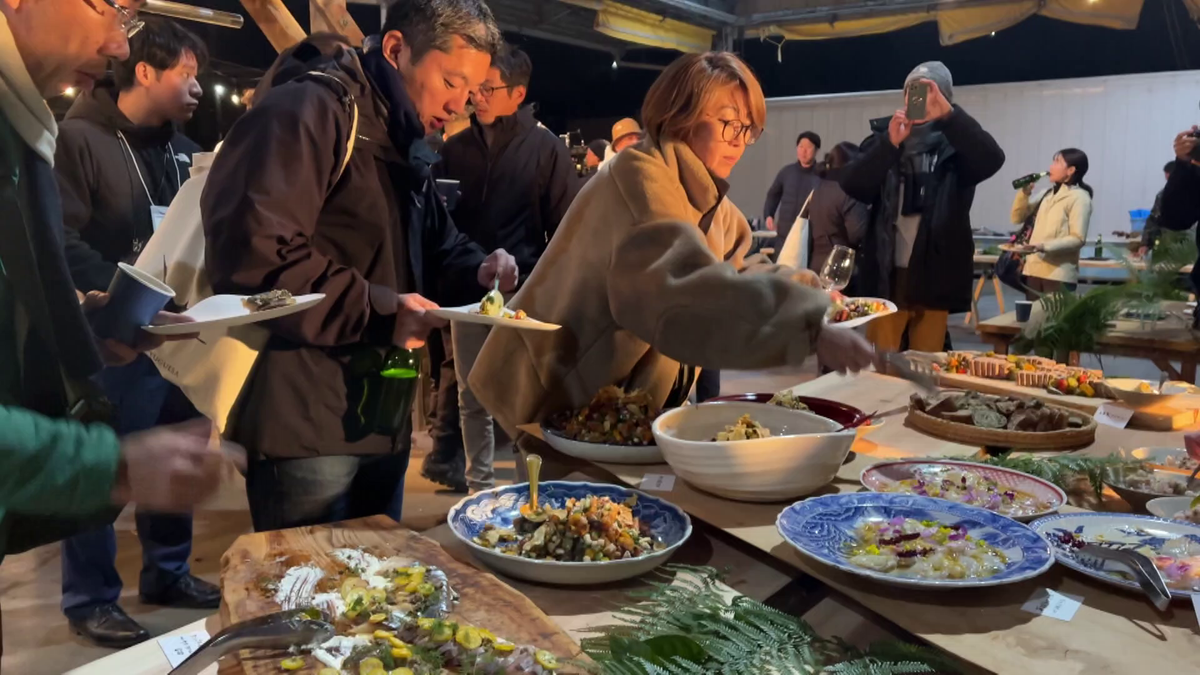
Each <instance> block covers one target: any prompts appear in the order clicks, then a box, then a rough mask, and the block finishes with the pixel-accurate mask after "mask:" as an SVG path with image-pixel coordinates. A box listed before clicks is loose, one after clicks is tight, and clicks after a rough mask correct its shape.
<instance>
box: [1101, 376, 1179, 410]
mask: <svg viewBox="0 0 1200 675" xmlns="http://www.w3.org/2000/svg"><path fill="white" fill-rule="evenodd" d="M1104 381H1105V383H1107V384H1108V386H1109V388H1111V389H1112V390H1113V393H1114V394H1116V396H1117V398H1118V399H1119V400H1120V401H1121V402H1122V403H1124V404H1125V405H1128V406H1129V407H1131V408H1133V409H1134V410H1144V409H1146V408H1153V407H1155V406H1159V405H1166V404H1169V403H1174V402H1175V399H1177V398H1179V397H1180V396H1186V395H1189V394H1195V393H1196V387H1195V386H1193V385H1191V384H1188V383H1187V382H1167V383H1166V384H1164V385H1163V387H1162V389H1161V390H1160V389H1159V388H1158V385H1157V384H1155V383H1154V382H1148V381H1146V380H1136V379H1133V378H1129V377H1111V378H1104ZM1143 386H1146V387H1149V388H1150V389H1151V390H1152V391H1149V392H1143V391H1141V387H1143Z"/></svg>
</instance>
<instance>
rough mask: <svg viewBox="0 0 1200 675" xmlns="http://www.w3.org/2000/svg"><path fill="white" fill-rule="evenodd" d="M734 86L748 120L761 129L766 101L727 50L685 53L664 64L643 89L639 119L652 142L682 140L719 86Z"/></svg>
mask: <svg viewBox="0 0 1200 675" xmlns="http://www.w3.org/2000/svg"><path fill="white" fill-rule="evenodd" d="M730 85H738V86H740V87H741V88H742V90H743V91H744V92H746V99H747V100H748V101H749V102H750V109H749V110H747V111H745V112H746V114H748V115H749V116H750V123H751V124H753V125H754V126H755V127H757V128H758V129H759V130H761V129H762V128H763V127H764V125H765V124H766V121H767V102H766V99H764V98H763V93H762V87H761V86H759V84H758V78H756V77H754V73H753V72H751V70H750V66H748V65H746V62H745V61H742V60H741V59H740V58H738V57H737V56H736V55H734V54H731V53H729V52H705V53H703V54H686V55H684V56H681V57H679V58H678V59H675V61H674V62H673V63H672V64H671V65H669V66H667V69H666V70H664V71H663V73H662V75H659V76H658V79H657V80H655V81H654V84H653V85H651V87H650V91H648V92H646V100H645V102H644V103H642V121H643V122H644V123H645V124H646V133H648V134H650V138H652V139H654V141H655V142H659V141H660V140H661V139H663V138H671V139H680V140H682V139H685V138H686V137H687V135H688V133H689V132H690V131H691V130H692V129H693V128H695V127H696V125H697V124H699V122H700V119H701V118H702V117H703V116H704V109H705V107H706V106H707V105H708V103H709V101H711V100H712V98H713V97H714V96H716V95H717V92H719V91H720V90H721V89H724V88H725V87H727V86H730Z"/></svg>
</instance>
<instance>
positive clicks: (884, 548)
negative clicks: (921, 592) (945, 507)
mask: <svg viewBox="0 0 1200 675" xmlns="http://www.w3.org/2000/svg"><path fill="white" fill-rule="evenodd" d="M846 554H847V556H848V557H849V561H850V563H851V564H853V565H857V566H858V567H862V568H865V569H869V570H875V571H876V572H884V573H886V574H892V575H894V576H901V577H912V578H917V579H984V578H987V577H990V576H992V575H994V574H996V573H998V572H1001V571H1003V570H1004V568H1005V567H1007V566H1008V558H1007V557H1006V556H1005V555H1004V552H1003V551H1001V550H999V549H997V548H996V547H995V546H992V545H991V544H989V543H988V542H987V541H984V540H983V539H979V538H976V537H972V536H971V535H970V534H969V531H968V529H967V527H966V526H965V525H962V524H961V523H959V524H954V525H947V524H944V523H939V522H937V521H933V520H916V519H914V518H902V517H896V518H892V519H891V520H883V519H878V518H875V519H872V518H868V519H864V520H862V521H860V522H858V523H857V524H856V525H855V526H854V540H853V541H850V542H847V543H846Z"/></svg>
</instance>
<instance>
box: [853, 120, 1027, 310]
mask: <svg viewBox="0 0 1200 675" xmlns="http://www.w3.org/2000/svg"><path fill="white" fill-rule="evenodd" d="M935 124H937V125H938V128H939V130H940V131H941V132H942V133H943V134H944V135H945V137H946V140H947V141H948V143H949V145H950V151H949V152H948V153H947V154H945V155H944V158H942V159H939V160H938V164H937V166H936V167H935V169H934V172H935V175H936V182H937V188H936V191H935V194H933V195H931V196H930V195H927V196H926V198H925V199H926V202H925V203H926V207H925V209H924V211H923V212H922V214H921V225H920V229H919V230H918V231H917V239H916V242H915V244H914V245H913V252H912V258H911V259H910V260H909V265H908V288H907V289H895V288H892V280H893V274H892V273H893V271H894V268H895V260H894V256H895V243H896V217H897V215H898V213H899V210H900V199H899V197H900V157H901V152H900V149H899V148H897V147H896V146H894V145H892V143H891V141H890V139H889V138H888V135H887V131H886V130H885V131H883V132H881V133H878V134H875V135H874V136H873V137H871V138H868V139H867V140H866V141H865V142H864V143H863V147H862V150H863V154H862V155H861V156H859V157H858V159H856V160H855V161H853V162H851V163H850V164H848V165H847V166H846V167H845V168H844V170H843V173H842V177H841V180H840V181H839V182H840V183H841V186H842V189H843V190H845V191H846V194H848V195H850V196H851V197H853V198H855V199H857V200H859V201H861V202H865V203H867V204H871V230H870V232H869V233H868V235H867V238H866V241H865V242H864V243H863V247H862V253H863V259H862V261H861V262H860V263H859V266H860V271H861V276H860V278H859V284H860V286H859V288H860V292H861V293H862V294H863V295H867V296H875V297H881V298H887V299H889V300H891V299H896V298H898V297H900V298H904V299H906V300H907V304H908V305H910V306H913V307H922V308H925V309H934V310H947V311H949V312H965V311H968V310H970V308H971V280H972V279H973V278H974V259H975V240H974V237H973V236H972V234H971V204H972V202H974V201H975V186H976V185H978V184H980V183H982V182H983V181H985V180H987V179H988V178H990V177H991V176H992V175H994V174H995V173H996V172H997V171H999V170H1000V167H1001V166H1003V165H1004V151H1003V150H1001V149H1000V145H999V144H997V143H996V139H994V138H992V135H991V134H989V133H988V132H986V131H984V130H983V127H981V126H980V125H979V122H976V121H975V119H974V118H973V117H971V116H970V115H968V114H967V112H966V111H965V110H963V109H962V108H960V107H958V106H954V110H953V111H952V112H951V113H950V114H949V115H948V116H947V117H946V118H945V119H943V120H940V121H939V122H936V123H935Z"/></svg>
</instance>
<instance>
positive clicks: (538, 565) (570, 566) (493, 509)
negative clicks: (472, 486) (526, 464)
mask: <svg viewBox="0 0 1200 675" xmlns="http://www.w3.org/2000/svg"><path fill="white" fill-rule="evenodd" d="M633 495H637V505H635V506H634V507H633V515H635V516H637V518H638V519H639V520H640V521H641V522H643V523H646V524H647V525H649V527H650V532H651V535H652V536H653V537H654V538H655V539H656V540H657V541H661V542H662V543H663V544H665V545H666V548H665V549H663V550H662V551H655V552H654V553H650V554H648V555H644V556H642V557H640V558H630V559H628V560H610V561H607V562H558V561H554V560H532V559H529V558H519V557H517V556H513V555H506V554H504V553H501V552H500V551H496V550H493V549H490V548H487V547H484V546H480V545H479V544H476V543H475V537H477V536H479V533H480V532H482V531H483V528H484V526H485V525H488V524H491V525H494V526H495V527H501V528H509V527H512V524H513V521H515V520H516V518H517V515H518V514H519V513H520V508H521V505H522V504H527V503H529V484H528V483H521V484H520V485H506V486H504V487H498V488H494V489H491V490H485V491H483V492H477V493H475V494H473V495H471V496H470V497H467V498H465V499H463V500H462V501H460V502H459V503H458V504H456V505H455V506H454V508H452V509H450V513H449V516H448V520H449V523H450V529H451V530H452V531H453V532H454V536H456V537H458V538H459V539H460V540H461V541H462V542H463V543H465V544H466V545H467V546H468V547H469V548H470V549H471V552H472V553H474V554H475V556H476V557H477V558H479V560H480V561H481V562H483V563H484V564H485V565H487V566H488V567H490V568H492V569H494V570H496V571H497V572H499V573H501V574H505V575H508V576H510V577H516V578H518V579H526V580H528V581H537V582H540V583H545V584H557V585H562V586H576V585H585V584H603V583H608V582H610V581H620V580H622V579H630V578H632V577H636V576H639V575H642V574H645V573H646V572H649V571H650V570H653V569H654V568H656V567H658V566H659V565H662V564H663V563H665V562H667V560H668V559H669V558H670V557H671V555H672V554H673V553H674V552H675V550H676V549H678V548H679V546H680V545H681V544H683V542H684V541H686V540H687V538H688V537H689V536H690V535H691V534H692V521H691V519H690V518H688V515H687V514H686V513H684V512H683V509H681V508H679V507H678V506H675V505H674V504H672V503H670V502H667V501H664V500H662V499H659V498H658V497H655V496H653V495H648V494H646V493H645V492H641V491H639V490H634V489H632V488H627V487H621V486H619V485H607V484H603V483H576V482H571V481H559V480H555V481H547V482H543V483H541V484H540V485H539V488H538V501H539V503H541V504H548V505H550V506H554V507H561V506H563V505H565V504H566V502H567V500H568V499H570V498H572V497H573V498H575V499H581V498H583V497H588V496H596V497H608V498H610V499H612V500H613V501H615V502H623V501H625V500H627V499H629V498H630V497H631V496H633Z"/></svg>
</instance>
